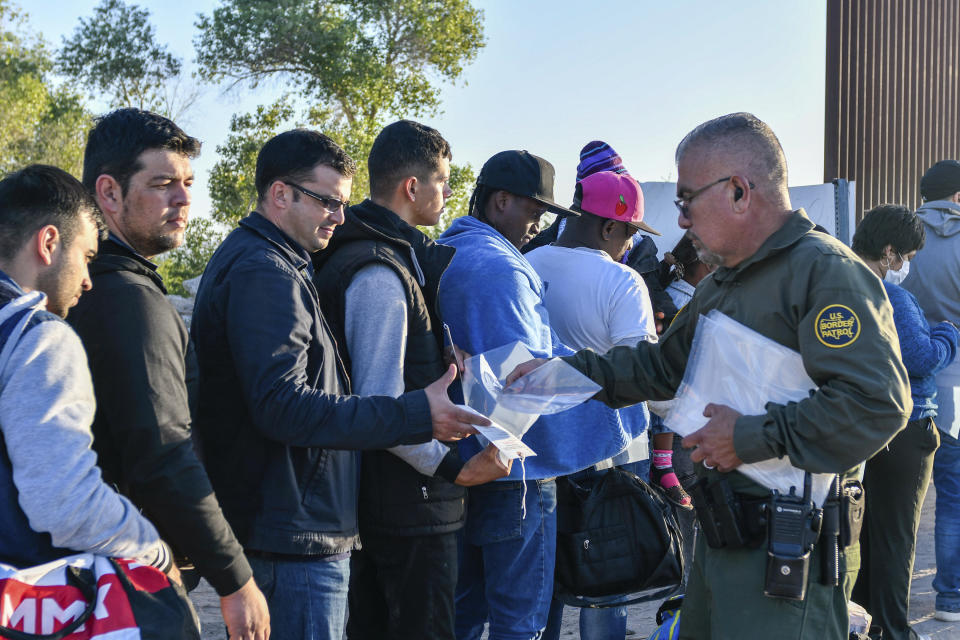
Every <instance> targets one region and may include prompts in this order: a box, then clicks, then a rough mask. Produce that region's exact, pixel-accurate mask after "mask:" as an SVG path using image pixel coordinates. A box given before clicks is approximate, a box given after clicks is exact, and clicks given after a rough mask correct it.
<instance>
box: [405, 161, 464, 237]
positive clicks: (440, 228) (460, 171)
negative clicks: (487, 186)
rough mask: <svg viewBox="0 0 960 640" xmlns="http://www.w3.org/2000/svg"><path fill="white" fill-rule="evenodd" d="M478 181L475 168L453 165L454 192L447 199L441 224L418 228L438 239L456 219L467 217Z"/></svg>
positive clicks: (451, 180)
mask: <svg viewBox="0 0 960 640" xmlns="http://www.w3.org/2000/svg"><path fill="white" fill-rule="evenodd" d="M476 181H477V176H476V174H474V173H473V167H471V166H470V165H469V164H464V165H453V164H451V165H450V189H451V190H452V191H453V195H451V196H450V197H449V198H448V199H447V203H446V206H445V207H444V209H445V210H444V212H443V215H442V216H440V222H439V223H437V225H436V226H433V227H418V228H419V229H420V231H423V232H424V233H425V234H427V235H428V236H430V237H431V238H434V239H436V238H437V237H439V235H440V234H441V233H443V232H444V231H446V229H447V227H449V226H450V223H451V222H453V219H454V218H459V217H460V216H464V215H466V214H467V213H468V211H467V207H468V206H469V205H470V194H471V193H473V187H474V184H475V183H476Z"/></svg>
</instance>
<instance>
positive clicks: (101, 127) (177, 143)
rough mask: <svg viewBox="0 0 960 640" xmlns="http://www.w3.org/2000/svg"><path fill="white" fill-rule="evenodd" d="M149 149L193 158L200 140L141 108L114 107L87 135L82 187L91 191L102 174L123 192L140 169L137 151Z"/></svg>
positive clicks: (167, 119) (197, 150) (197, 152)
mask: <svg viewBox="0 0 960 640" xmlns="http://www.w3.org/2000/svg"><path fill="white" fill-rule="evenodd" d="M153 149H162V150H165V151H174V152H176V153H179V154H182V155H184V156H186V157H188V158H196V157H197V156H198V155H200V141H199V140H197V139H196V138H193V137H191V136H188V135H187V134H186V133H184V131H183V129H181V128H180V127H178V126H177V125H176V124H174V123H173V121H172V120H170V119H169V118H164V117H163V116H160V115H157V114H155V113H151V112H149V111H143V110H142V109H134V108H132V107H130V108H124V109H117V110H116V111H111V112H110V113H108V114H106V115H104V116H101V117H99V118H97V121H96V123H95V124H94V125H93V128H92V129H90V133H88V134H87V148H86V150H85V151H84V153H83V186H85V187H86V188H87V189H89V190H90V192H91V193H92V192H93V190H94V188H95V187H96V184H97V178H99V177H100V176H102V175H104V174H106V175H108V176H111V177H112V178H113V179H114V180H116V181H117V182H118V183H119V184H120V189H121V192H122V193H124V194H125V193H126V192H127V187H129V186H130V177H131V176H133V174H135V173H136V172H137V171H140V169H142V168H143V165H142V164H141V163H140V160H139V158H140V154H142V153H143V152H144V151H151V150H153Z"/></svg>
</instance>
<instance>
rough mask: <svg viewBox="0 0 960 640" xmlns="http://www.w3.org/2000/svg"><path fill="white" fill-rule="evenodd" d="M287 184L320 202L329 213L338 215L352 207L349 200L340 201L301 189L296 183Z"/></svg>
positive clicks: (304, 188)
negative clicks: (339, 212)
mask: <svg viewBox="0 0 960 640" xmlns="http://www.w3.org/2000/svg"><path fill="white" fill-rule="evenodd" d="M287 184H288V185H290V186H291V187H293V188H294V189H296V190H297V191H299V192H300V193H302V194H304V195H307V196H310V197H311V198H313V199H314V200H316V201H317V202H319V203H320V204H321V205H322V206H323V208H324V209H326V210H327V213H337V212H338V211H342V210H344V209H346V208H347V207H349V206H350V201H349V200H340V199H339V198H334V197H333V196H324V195H320V194H319V193H317V192H315V191H310V189H307V188H306V187H301V186H300V185H298V184H297V183H295V182H287Z"/></svg>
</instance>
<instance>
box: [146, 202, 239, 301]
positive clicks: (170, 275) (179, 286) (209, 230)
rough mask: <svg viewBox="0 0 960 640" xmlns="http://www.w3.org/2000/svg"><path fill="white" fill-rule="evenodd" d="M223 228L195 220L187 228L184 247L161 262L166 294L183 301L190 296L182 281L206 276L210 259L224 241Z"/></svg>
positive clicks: (207, 221)
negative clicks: (182, 298) (173, 295)
mask: <svg viewBox="0 0 960 640" xmlns="http://www.w3.org/2000/svg"><path fill="white" fill-rule="evenodd" d="M223 236H224V232H223V228H222V227H221V226H220V225H218V224H217V223H216V222H214V221H213V220H210V219H209V218H200V217H198V216H195V217H193V218H191V219H190V224H188V225H187V235H186V238H185V239H184V243H183V245H182V246H181V247H180V248H178V249H174V250H173V251H171V252H169V253H167V254H164V255H163V256H162V257H161V258H160V261H159V264H158V269H157V271H158V272H159V273H160V276H161V277H162V278H163V282H164V284H165V285H166V287H167V291H168V292H170V293H172V294H175V295H178V296H184V297H190V293H189V292H188V291H187V290H186V289H185V288H184V286H183V281H184V280H190V279H191V278H195V277H197V276H199V275H200V274H201V273H203V270H204V268H205V267H206V266H207V262H209V261H210V256H212V255H213V252H214V251H216V250H217V247H218V246H219V245H220V241H221V240H223Z"/></svg>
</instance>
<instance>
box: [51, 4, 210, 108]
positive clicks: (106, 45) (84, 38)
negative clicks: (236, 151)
mask: <svg viewBox="0 0 960 640" xmlns="http://www.w3.org/2000/svg"><path fill="white" fill-rule="evenodd" d="M182 68H183V61H182V60H181V59H180V58H178V57H177V56H175V55H173V54H172V53H171V52H170V51H169V50H168V49H167V46H166V45H163V44H160V43H158V42H157V40H156V32H155V30H154V27H153V25H152V24H150V12H149V11H147V10H145V9H141V8H139V7H138V6H137V5H127V4H124V2H123V0H103V2H101V3H100V5H99V6H97V7H96V8H95V9H94V10H93V15H92V16H91V17H89V18H80V23H79V24H78V25H77V28H76V29H75V30H74V32H73V35H72V36H71V37H70V38H64V39H63V46H62V47H61V49H60V52H59V55H58V56H57V69H58V71H60V73H63V74H65V75H67V76H70V77H72V78H77V79H79V80H81V81H82V82H83V83H84V84H85V85H86V86H88V87H89V88H90V95H91V97H95V98H96V97H104V96H106V97H108V99H109V101H110V105H111V106H113V107H138V108H141V109H146V110H148V111H154V112H156V113H160V114H162V115H165V116H167V117H169V118H171V119H174V120H175V119H177V118H178V117H180V116H182V115H183V113H184V112H185V111H186V110H187V109H189V108H190V106H191V105H192V104H193V103H194V102H195V101H196V98H197V96H198V95H199V91H198V89H197V88H196V86H195V85H194V86H193V87H190V86H188V85H187V84H186V83H188V81H187V80H185V79H184V78H183V76H182Z"/></svg>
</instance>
